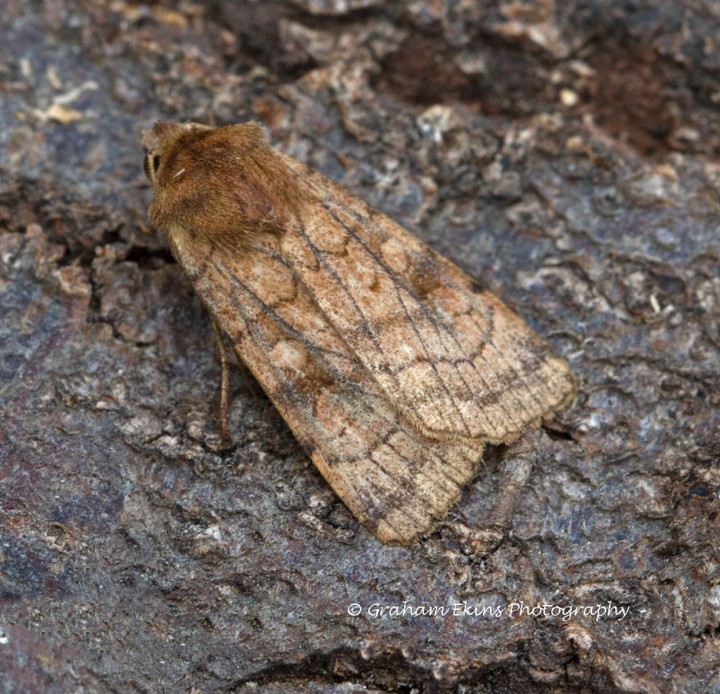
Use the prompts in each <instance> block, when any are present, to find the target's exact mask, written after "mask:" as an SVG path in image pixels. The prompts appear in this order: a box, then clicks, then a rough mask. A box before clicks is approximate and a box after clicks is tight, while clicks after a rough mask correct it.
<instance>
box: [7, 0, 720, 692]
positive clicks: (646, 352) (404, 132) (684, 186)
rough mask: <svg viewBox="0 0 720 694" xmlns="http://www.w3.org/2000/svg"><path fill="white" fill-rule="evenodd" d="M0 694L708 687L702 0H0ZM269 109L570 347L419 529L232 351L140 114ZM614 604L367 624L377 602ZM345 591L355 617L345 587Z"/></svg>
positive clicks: (292, 133) (711, 664)
mask: <svg viewBox="0 0 720 694" xmlns="http://www.w3.org/2000/svg"><path fill="white" fill-rule="evenodd" d="M0 32H1V38H2V51H1V53H0V124H1V126H2V127H1V128H0V321H1V323H0V372H1V376H0V378H1V382H0V628H1V629H2V633H1V634H0V691H2V692H69V691H73V692H79V691H82V692H217V691H227V692H235V691H237V692H240V691H250V690H251V689H252V691H255V692H262V693H269V692H287V691H298V692H370V691H372V692H426V691H427V692H432V691H453V692H454V691H457V692H466V693H469V692H478V693H479V692H549V691H558V692H669V691H675V692H700V693H702V694H707V693H709V692H712V691H718V689H720V672H719V668H720V652H719V647H718V639H719V637H720V576H719V570H718V566H719V557H718V545H719V544H720V541H719V536H720V532H719V531H720V527H719V525H720V515H718V511H719V507H720V498H719V494H720V470H719V466H718V463H719V462H720V440H719V438H720V432H719V429H720V408H719V404H720V232H719V228H720V196H719V194H718V183H719V182H720V165H719V164H718V162H717V158H718V153H719V152H720V111H719V109H720V50H719V47H718V43H717V42H718V36H720V10H719V9H718V4H717V2H715V1H714V0H683V1H682V2H678V1H677V0H656V1H651V0H631V1H629V2H625V1H621V0H606V1H605V2H601V1H596V0H595V1H594V0H569V1H568V2H560V0H556V1H555V2H553V1H552V0H526V1H525V2H521V1H516V2H513V1H511V0H508V2H500V1H479V0H458V1H457V2H440V1H439V0H414V1H407V2H395V3H391V2H381V1H380V0H293V1H292V2H283V1H282V0H271V1H270V2H252V1H250V0H245V1H239V2H231V1H230V0H225V1H222V0H216V1H215V2H208V3H202V4H200V3H196V4H191V3H182V2H181V3H172V2H164V3H161V4H154V5H143V4H137V3H130V2H125V1H124V0H115V1H113V2H110V1H109V0H108V1H107V2H100V1H92V0H46V1H45V2H27V1H25V0H3V2H2V12H1V13H0ZM158 118H174V119H194V120H202V121H207V120H209V119H214V120H215V122H217V123H225V122H232V121H237V120H244V119H248V118H256V119H259V120H261V121H262V122H263V123H264V124H265V125H266V126H267V128H268V130H269V132H270V134H271V137H272V139H273V141H274V142H275V143H276V144H277V145H278V146H279V147H281V148H282V149H284V150H285V151H287V152H289V153H291V154H293V155H294V156H296V157H298V158H300V159H302V160H304V161H306V162H308V163H310V164H313V165H315V166H316V167H318V168H320V169H321V170H322V171H324V172H325V173H326V174H328V175H330V176H331V177H333V178H334V179H336V180H339V181H341V182H343V183H344V184H345V185H346V186H348V187H349V188H350V189H351V190H352V191H353V192H355V193H356V194H358V195H360V196H362V197H365V198H366V199H368V200H369V201H370V202H371V203H373V204H374V205H376V206H377V207H379V208H380V209H382V210H383V211H385V212H387V213H388V214H390V215H392V216H394V217H395V218H397V219H399V220H400V221H401V222H403V223H404V224H406V225H407V226H409V227H410V228H412V229H414V230H416V231H417V233H418V234H419V235H420V236H421V237H422V238H424V239H425V240H426V241H428V242H429V243H431V244H432V245H433V246H434V247H435V248H436V249H438V250H439V251H441V252H443V253H444V254H446V255H447V256H448V257H450V258H451V259H453V260H454V261H455V262H457V263H458V264H460V265H461V266H462V267H463V268H465V269H466V270H467V271H468V272H470V273H471V274H473V275H474V276H475V277H477V278H478V280H479V281H480V282H481V283H482V284H483V285H485V286H486V287H488V288H490V289H492V290H493V291H495V292H496V293H497V294H498V295H499V296H500V297H502V298H503V299H504V300H505V301H506V302H507V303H508V304H509V305H510V306H512V307H514V308H515V309H516V310H518V311H519V312H520V313H521V314H522V315H523V316H524V317H525V319H526V320H527V321H528V322H529V323H530V324H531V325H532V326H533V327H535V328H536V329H537V330H538V331H539V332H540V333H541V334H543V335H544V336H546V337H547V338H548V339H549V340H550V342H551V343H552V344H553V345H554V346H555V348H556V349H557V350H558V351H560V352H561V353H563V354H565V355H566V356H567V357H568V358H569V360H570V362H571V364H572V366H573V368H574V370H575V372H576V374H577V375H578V378H579V383H580V395H579V397H578V399H577V401H576V403H575V405H574V406H573V407H572V408H571V409H570V410H568V411H567V412H566V413H564V414H563V415H562V416H561V417H559V418H558V421H557V422H556V423H555V425H554V426H552V427H546V428H544V429H542V430H540V431H538V432H535V433H533V434H531V435H529V436H528V437H527V438H526V439H525V440H524V441H523V442H521V444H520V445H518V446H515V447H512V448H503V449H493V450H491V451H489V452H488V455H487V460H486V465H485V467H483V468H481V469H480V470H479V471H478V475H477V478H476V480H475V481H474V483H473V484H471V485H470V486H469V487H468V488H467V490H466V491H465V493H464V495H463V497H462V499H461V501H460V502H459V504H458V505H457V506H456V507H455V509H454V511H453V512H452V513H451V515H450V517H449V519H448V521H447V522H446V523H443V524H442V525H441V526H440V527H439V529H438V530H437V531H436V532H435V533H434V534H433V535H432V536H431V537H430V538H428V539H427V540H425V541H422V542H419V543H417V544H414V545H412V546H410V547H407V548H391V547H385V546H383V545H381V544H380V543H379V542H378V541H377V540H375V539H374V538H373V537H372V536H370V535H369V533H368V532H366V531H365V530H364V529H362V528H360V527H359V526H358V525H357V523H356V522H355V521H354V519H353V518H352V516H350V514H349V513H348V512H347V511H346V510H345V508H344V507H343V506H342V505H341V504H340V503H339V502H338V500H337V499H336V497H335V496H334V495H333V494H332V492H331V491H330V490H329V489H328V487H327V485H326V484H325V483H324V482H323V480H322V478H321V477H320V475H319V474H318V473H317V472H316V471H315V470H314V469H313V468H312V466H311V465H310V464H309V463H308V461H307V460H306V458H305V457H304V455H303V454H302V452H301V450H300V448H299V447H298V445H297V444H296V443H295V442H294V440H293V438H292V437H291V435H290V434H289V433H288V431H287V429H286V427H285V425H284V424H283V422H282V421H281V419H280V418H279V416H278V415H277V414H276V413H275V411H274V410H273V408H272V406H271V405H270V404H269V402H268V401H267V399H265V398H264V396H262V395H261V394H260V395H257V394H253V392H252V389H251V388H250V387H249V385H248V384H247V383H246V382H245V381H244V380H243V378H242V376H241V375H240V374H239V373H238V372H236V373H235V375H234V379H233V383H232V388H233V397H234V399H233V408H232V413H231V426H232V430H233V432H234V435H235V441H236V444H237V445H236V448H235V449H234V450H233V451H232V452H230V453H224V452H222V451H220V450H219V448H218V445H217V444H218V437H217V417H216V413H217V398H218V385H219V369H218V366H217V361H216V358H215V356H214V354H213V340H212V331H211V328H210V325H209V323H208V320H207V316H206V315H205V312H204V310H203V308H202V307H201V305H200V303H199V301H198V300H197V298H195V297H194V296H193V295H192V294H191V292H190V291H189V289H188V285H187V283H186V282H185V281H184V279H183V278H182V277H181V275H180V273H179V271H178V269H177V268H176V267H175V266H174V264H173V263H172V261H171V258H170V257H169V254H168V253H167V251H166V249H165V246H164V244H163V241H162V239H161V238H160V237H159V236H158V235H157V234H153V233H151V234H147V233H144V232H145V231H147V228H146V222H145V210H146V207H147V204H148V200H149V189H148V185H147V183H146V181H145V180H144V177H143V174H142V151H141V149H140V147H139V144H138V142H139V131H140V129H141V128H142V127H147V126H149V125H150V124H151V123H152V122H153V121H155V120H156V119H158ZM404 600H408V601H411V602H412V603H413V604H415V605H441V606H442V605H445V606H447V605H450V604H452V603H453V602H458V601H463V600H467V601H468V602H469V603H470V604H472V605H475V604H478V605H481V606H500V607H502V606H505V607H507V605H508V604H509V603H510V602H512V601H519V600H523V601H524V602H525V603H526V604H529V605H536V604H542V603H550V604H553V605H565V606H567V605H577V606H589V605H595V604H607V602H608V601H611V602H612V603H613V604H615V605H616V606H622V607H626V608H629V614H628V616H627V618H626V619H624V620H623V621H618V620H616V619H604V620H600V621H595V620H594V619H592V618H591V617H583V616H579V617H577V618H574V619H572V620H571V621H569V622H563V621H562V619H559V618H551V619H540V618H532V617H527V616H526V617H522V618H509V617H507V616H503V617H500V618H491V617H477V618H471V617H450V616H447V617H444V618H442V617H436V618H432V617H422V616H419V617H411V616H407V615H406V616H405V617H386V618H382V619H379V618H378V619H375V618H372V617H371V616H369V615H368V614H367V611H366V610H367V608H368V607H369V606H370V605H372V604H374V603H380V604H383V605H401V604H402V602H403V601H404ZM351 603H359V604H360V605H362V606H363V608H364V610H363V613H362V614H361V615H360V616H358V617H351V616H349V615H348V613H347V607H348V605H350V604H351Z"/></svg>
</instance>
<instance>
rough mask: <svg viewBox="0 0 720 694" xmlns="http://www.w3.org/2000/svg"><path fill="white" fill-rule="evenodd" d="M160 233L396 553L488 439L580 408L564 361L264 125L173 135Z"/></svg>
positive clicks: (451, 497)
mask: <svg viewBox="0 0 720 694" xmlns="http://www.w3.org/2000/svg"><path fill="white" fill-rule="evenodd" d="M145 144H146V147H147V148H148V149H149V152H150V157H152V159H149V161H150V162H151V164H150V169H151V173H152V175H150V174H149V176H150V178H151V181H152V182H153V190H154V199H153V204H152V206H151V210H150V216H151V221H152V222H153V223H154V224H155V225H157V226H159V227H160V228H161V229H162V230H163V231H164V232H165V234H166V236H167V237H168V240H169V243H170V245H171V247H172V249H173V252H174V254H175V256H176V258H177V259H178V261H179V263H180V264H181V265H182V267H183V268H184V270H185V271H186V273H187V274H188V277H189V278H190V281H191V282H192V284H193V286H194V288H195V290H196V291H197V292H198V294H199V295H200V296H201V298H202V299H203V301H204V303H205V304H206V305H207V307H208V309H209V310H210V312H211V313H212V315H213V318H214V320H215V321H216V323H217V324H218V325H219V326H220V327H221V328H222V330H223V331H224V332H226V333H227V334H228V336H229V337H230V339H231V340H232V342H233V345H234V347H235V350H236V352H237V353H238V355H239V357H240V358H241V359H242V360H243V362H244V363H245V364H246V365H247V367H248V368H249V369H250V371H251V372H252V373H253V374H254V376H255V377H256V379H257V380H258V382H259V383H260V385H261V386H262V387H263V388H264V390H265V391H266V393H267V394H268V396H269V397H270V398H271V400H272V401H273V403H274V404H275V406H276V407H277V408H278V410H279V411H280V413H281V415H282V416H283V418H284V419H285V421H286V422H287V424H288V425H289V427H290V429H291V430H292V431H293V433H294V434H295V436H296V437H297V439H298V440H299V441H300V443H301V444H302V445H303V447H304V448H305V450H306V451H307V453H308V455H309V456H310V458H311V459H312V461H313V462H314V463H315V465H316V466H317V467H318V469H319V470H320V472H321V473H322V475H323V476H324V477H325V479H326V480H327V481H328V482H329V483H330V485H331V486H332V488H333V489H334V490H335V492H336V493H337V494H338V496H339V497H340V498H341V499H342V500H343V502H344V503H345V504H346V505H347V506H348V508H349V509H350V510H351V511H352V513H353V514H354V515H355V516H356V517H357V518H358V519H359V520H360V521H361V522H362V523H363V524H364V525H366V526H367V527H368V528H369V529H370V530H371V531H372V532H373V533H375V535H376V536H377V537H378V538H379V539H380V540H382V541H384V542H392V543H409V542H412V541H413V540H414V539H415V538H416V537H418V536H419V535H421V534H423V533H426V532H427V531H429V530H430V529H431V528H432V527H433V524H434V523H435V521H436V520H438V519H440V518H442V517H444V516H445V514H446V513H447V511H448V509H449V507H450V506H451V505H452V503H453V502H454V501H455V500H456V499H457V497H458V495H459V492H460V488H461V487H462V485H464V484H465V483H466V482H467V481H468V480H469V479H470V478H471V477H472V475H473V473H474V470H475V468H476V466H477V463H478V462H479V461H480V459H481V457H482V452H483V447H484V444H485V442H491V443H499V442H508V441H511V440H513V439H514V438H517V437H518V436H519V435H520V434H521V433H522V432H523V431H524V430H525V429H526V428H527V427H528V426H532V425H536V424H537V423H538V422H540V421H541V419H542V418H544V417H548V416H549V415H551V414H552V413H553V412H555V411H556V410H558V409H559V408H561V407H563V406H564V405H566V404H567V403H568V402H569V401H570V400H571V399H572V397H573V395H574V392H575V386H574V380H573V377H572V374H571V373H570V370H569V368H568V366H567V364H566V363H565V362H564V361H563V360H561V359H559V358H557V357H555V356H554V355H553V354H552V352H551V351H550V349H549V347H548V345H547V344H546V343H545V342H544V341H543V340H542V339H541V338H539V337H538V336H537V335H536V334H535V333H534V332H533V331H532V330H531V329H530V328H529V327H528V326H527V325H526V324H525V323H523V322H522V320H521V319H520V318H519V317H518V316H517V315H515V314H514V313H512V312H511V311H510V310H509V309H507V308H506V307H505V306H504V305H503V304H502V303H501V302H500V301H499V300H498V299H496V298H495V297H494V296H492V295H490V294H488V293H487V292H478V291H476V290H475V289H474V286H475V285H474V283H473V282H472V280H471V279H470V278H469V277H468V276H467V275H465V274H464V273H463V272H462V271H460V270H459V269H458V268H457V267H456V266H455V265H453V264H452V263H450V262H449V261H447V260H446V259H444V258H442V257H440V256H438V255H437V254H436V253H435V252H434V251H432V250H431V249H430V248H429V247H427V246H426V245H425V244H423V243H422V242H421V241H420V240H419V239H417V238H416V237H414V236H412V235H411V234H410V233H409V232H407V231H406V230H405V229H403V228H402V227H401V226H400V225H398V224H396V223H395V222H393V221H392V220H390V219H389V218H388V217H386V216H384V215H382V214H380V213H379V212H376V211H374V210H372V209H370V208H369V207H368V206H367V205H365V203H363V202H362V201H360V200H358V199H357V198H355V197H353V196H352V195H351V194H350V193H348V192H347V191H346V190H344V189H343V188H341V187H340V186H338V185H337V184H334V183H332V182H331V181H329V180H328V179H326V178H324V177H323V176H322V175H321V174H319V173H317V172H314V171H312V170H311V169H308V168H307V167H305V166H304V165H302V164H300V163H299V162H296V161H295V160H293V159H291V158H290V157H287V156H286V155H282V154H280V153H279V152H276V151H275V150H273V149H272V148H271V147H270V146H269V145H268V144H267V141H266V140H265V139H264V137H263V136H262V131H261V130H260V128H259V127H258V126H257V125H256V124H244V125H235V126H226V127H222V128H207V127H206V126H199V125H195V124H188V125H178V124H174V123H159V124H157V125H156V126H155V128H154V129H153V131H152V132H151V133H150V134H148V135H147V136H146V137H145Z"/></svg>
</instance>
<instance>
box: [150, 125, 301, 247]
mask: <svg viewBox="0 0 720 694" xmlns="http://www.w3.org/2000/svg"><path fill="white" fill-rule="evenodd" d="M142 143H143V146H144V147H145V152H146V154H145V173H146V174H147V177H148V179H149V180H150V183H151V184H152V188H153V201H152V204H151V205H150V210H149V216H150V222H151V223H152V225H153V226H155V227H158V228H160V229H162V230H163V231H164V232H165V233H166V234H168V235H172V234H173V230H177V229H179V228H181V229H182V230H183V232H184V233H186V234H190V235H191V236H195V237H199V236H203V237H206V238H211V239H212V240H213V241H215V242H216V243H218V244H222V245H225V246H233V247H240V246H248V245H251V244H252V243H253V242H254V240H256V239H258V238H259V237H261V236H263V235H265V234H268V233H269V234H272V235H277V234H280V233H282V231H283V229H284V228H286V226H287V224H289V223H292V219H293V218H294V217H295V216H296V213H297V210H298V208H299V200H300V197H301V194H300V192H299V188H298V183H297V181H296V176H294V175H293V174H292V172H290V171H289V170H288V167H287V165H286V164H285V163H284V161H283V160H282V158H281V156H280V155H279V154H278V153H277V152H275V150H273V149H272V147H270V145H269V143H268V141H267V138H266V136H265V132H264V130H263V128H262V127H261V126H260V125H259V124H258V123H254V122H249V123H242V124H239V125H228V126H224V127H218V128H212V127H209V126H206V125H200V124H198V123H173V122H159V123H156V124H155V125H154V127H153V128H152V129H151V130H149V131H146V132H144V133H143V138H142Z"/></svg>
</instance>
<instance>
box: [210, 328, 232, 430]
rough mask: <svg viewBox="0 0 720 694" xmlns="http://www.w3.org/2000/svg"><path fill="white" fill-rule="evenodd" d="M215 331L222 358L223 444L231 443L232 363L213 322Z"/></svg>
mask: <svg viewBox="0 0 720 694" xmlns="http://www.w3.org/2000/svg"><path fill="white" fill-rule="evenodd" d="M212 324H213V330H214V331H215V342H216V344H217V349H218V355H219V356H220V368H221V369H222V375H221V377H220V436H221V437H222V441H223V444H229V443H231V438H230V433H229V431H228V393H229V391H230V362H229V361H228V356H227V350H226V349H225V342H223V337H222V331H221V330H220V327H219V326H218V324H217V323H216V322H215V321H214V320H213V322H212Z"/></svg>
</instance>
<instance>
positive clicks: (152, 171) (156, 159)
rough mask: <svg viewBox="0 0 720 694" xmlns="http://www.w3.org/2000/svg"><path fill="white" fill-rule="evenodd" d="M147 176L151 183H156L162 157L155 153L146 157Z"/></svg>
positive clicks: (149, 153) (150, 153)
mask: <svg viewBox="0 0 720 694" xmlns="http://www.w3.org/2000/svg"><path fill="white" fill-rule="evenodd" d="M144 167H145V175H146V176H147V177H148V178H149V179H150V181H151V182H154V181H155V176H156V175H157V170H158V169H159V168H160V155H159V154H155V152H148V153H147V154H146V155H145V163H144Z"/></svg>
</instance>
